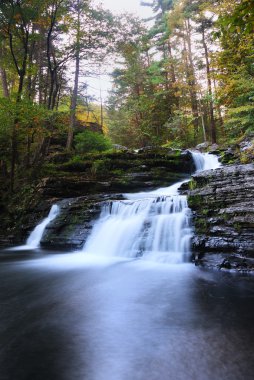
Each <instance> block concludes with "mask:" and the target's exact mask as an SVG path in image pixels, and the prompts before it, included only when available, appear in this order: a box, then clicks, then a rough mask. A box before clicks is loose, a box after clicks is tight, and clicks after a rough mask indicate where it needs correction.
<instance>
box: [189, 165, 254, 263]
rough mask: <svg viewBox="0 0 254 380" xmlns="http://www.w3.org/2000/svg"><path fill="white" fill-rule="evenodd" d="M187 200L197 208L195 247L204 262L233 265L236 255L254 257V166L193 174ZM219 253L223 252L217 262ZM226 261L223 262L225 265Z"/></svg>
mask: <svg viewBox="0 0 254 380" xmlns="http://www.w3.org/2000/svg"><path fill="white" fill-rule="evenodd" d="M190 187H191V190H190V191H189V195H188V199H189V206H190V207H191V209H192V210H193V211H194V213H193V222H194V225H195V238H194V239H193V249H194V252H196V253H197V254H198V255H201V256H202V260H203V262H207V257H209V265H211V262H212V258H213V257H214V266H216V267H219V266H220V265H221V267H223V268H225V267H227V266H229V264H227V261H225V262H224V260H225V255H226V254H227V255H228V254H229V256H227V260H229V259H230V260H229V262H230V266H231V267H234V260H235V258H236V257H238V256H236V255H241V258H242V259H246V260H247V259H250V258H254V165H253V164H247V165H232V166H225V167H222V168H219V169H216V170H214V171H205V172H201V173H198V174H196V175H194V176H193V179H192V181H191V185H190ZM218 254H219V255H224V257H223V258H220V260H221V261H220V262H218ZM223 263H224V264H223Z"/></svg>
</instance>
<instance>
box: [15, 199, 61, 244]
mask: <svg viewBox="0 0 254 380" xmlns="http://www.w3.org/2000/svg"><path fill="white" fill-rule="evenodd" d="M59 212H60V207H59V206H58V205H53V206H52V207H51V209H50V212H49V214H48V216H47V217H46V218H45V219H43V221H42V222H41V223H40V224H38V225H37V226H36V227H35V228H34V230H33V231H32V232H31V234H30V235H29V237H28V239H27V241H26V244H25V245H22V246H19V247H14V248H11V250H15V251H17V250H25V249H35V248H38V247H39V245H40V241H41V238H42V236H43V233H44V231H45V228H46V227H47V225H48V224H49V223H50V222H52V220H54V219H55V218H56V217H57V215H58V214H59Z"/></svg>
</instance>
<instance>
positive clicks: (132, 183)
mask: <svg viewBox="0 0 254 380" xmlns="http://www.w3.org/2000/svg"><path fill="white" fill-rule="evenodd" d="M194 171H195V165H194V162H193V159H192V156H191V154H190V152H188V151H181V150H171V149H164V148H158V149H155V148H146V149H141V150H139V151H138V152H129V151H125V152H123V151H122V152H115V153H106V154H103V155H99V154H93V155H92V154H90V155H87V156H85V157H81V158H79V159H75V160H74V159H73V157H72V156H71V155H70V154H68V153H57V154H52V156H51V157H49V159H48V162H47V165H46V166H45V168H44V169H43V171H42V177H41V179H39V180H38V181H37V182H36V183H33V184H32V186H30V187H29V189H28V187H27V186H26V187H25V188H24V189H21V190H20V191H19V192H18V193H17V194H16V195H15V196H13V199H12V202H11V203H9V204H7V205H6V208H5V209H4V210H2V222H3V223H2V230H1V235H0V245H9V244H20V243H23V242H24V241H25V240H26V238H27V236H28V235H29V233H30V231H31V230H32V229H33V228H34V227H35V226H36V225H37V224H38V223H39V222H40V221H41V220H42V219H43V218H44V217H46V216H47V214H48V212H49V209H50V207H51V206H52V204H54V203H59V202H60V205H61V208H62V212H61V215H60V216H59V217H58V218H57V220H56V221H55V223H54V224H52V225H49V226H48V228H47V231H46V234H45V237H43V240H42V245H43V246H44V247H50V248H54V247H55V248H64V247H65V248H67V249H68V248H70V247H72V248H74V247H80V245H81V242H82V241H84V239H85V237H86V235H87V233H88V231H89V229H90V228H91V224H90V221H91V220H93V219H94V218H95V217H96V215H97V213H98V210H99V208H100V207H99V203H100V202H103V201H105V199H110V198H112V199H115V198H116V197H118V199H119V197H121V195H117V194H119V193H124V192H136V191H141V190H151V189H156V188H158V187H162V186H168V185H170V184H173V183H175V182H178V181H180V180H182V179H185V178H188V177H189V176H190V174H191V173H193V172H194ZM53 225H54V227H52V226H53ZM82 225H83V227H82Z"/></svg>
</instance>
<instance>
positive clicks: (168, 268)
mask: <svg viewBox="0 0 254 380" xmlns="http://www.w3.org/2000/svg"><path fill="white" fill-rule="evenodd" d="M0 262H1V266H0V279H1V293H0V305H1V309H0V345H1V346H0V347H1V349H0V379H1V380H148V379H149V380H171V379H172V380H189V379H193V380H252V379H253V371H254V352H253V343H254V327H253V326H254V324H253V320H254V278H253V277H251V276H249V277H248V276H246V277H243V276H240V275H234V274H228V273H223V272H212V273H211V272H206V271H202V270H200V269H197V268H195V267H194V266H192V265H191V264H181V265H168V264H163V265H162V264H156V263H151V262H147V261H144V260H143V261H142V260H137V259H136V260H131V259H122V258H107V257H103V258H100V257H91V256H88V255H86V254H84V253H72V254H54V255H52V254H50V253H45V252H44V253H43V252H41V251H39V250H37V251H36V252H33V251H29V252H17V253H13V252H1V253H0Z"/></svg>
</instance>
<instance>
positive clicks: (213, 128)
mask: <svg viewBox="0 0 254 380" xmlns="http://www.w3.org/2000/svg"><path fill="white" fill-rule="evenodd" d="M202 43H203V47H204V52H205V61H206V76H207V88H208V94H209V98H210V99H209V113H210V129H211V141H212V144H215V143H216V125H215V119H214V112H213V92H212V81H211V72H210V63H209V56H208V48H207V44H206V41H205V26H204V22H202Z"/></svg>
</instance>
